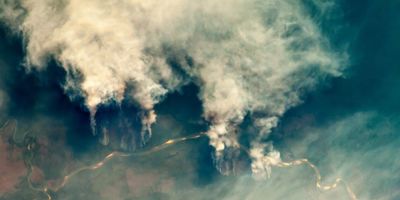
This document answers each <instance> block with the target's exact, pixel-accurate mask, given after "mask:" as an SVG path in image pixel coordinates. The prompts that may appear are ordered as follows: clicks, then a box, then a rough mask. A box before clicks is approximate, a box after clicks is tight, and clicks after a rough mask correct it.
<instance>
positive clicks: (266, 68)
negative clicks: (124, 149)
mask: <svg viewBox="0 0 400 200" xmlns="http://www.w3.org/2000/svg"><path fill="white" fill-rule="evenodd" d="M0 2H1V3H0V7H1V8H0V9H1V10H0V17H1V19H2V21H3V23H4V24H6V25H8V26H9V27H10V28H11V29H12V30H13V31H14V32H15V33H17V34H21V35H22V36H23V38H24V41H25V46H26V49H25V50H26V63H25V64H26V67H27V68H28V69H29V70H37V71H40V70H42V69H44V68H45V67H46V66H47V63H48V62H49V60H50V59H54V60H55V61H56V62H58V64H59V65H60V66H62V67H63V68H64V69H65V71H66V74H67V75H66V76H67V77H66V80H67V81H66V83H65V84H64V85H63V87H64V89H65V91H66V93H67V94H68V95H69V96H70V97H71V100H74V98H75V97H82V98H83V99H84V104H85V107H86V108H87V110H88V111H89V112H90V115H91V125H92V129H93V132H94V133H96V119H95V116H96V112H97V110H98V108H99V106H101V105H108V104H114V103H115V104H117V105H118V104H121V102H122V101H128V102H131V103H133V104H134V105H136V106H137V107H138V108H139V109H140V110H141V111H142V113H143V114H142V115H141V122H142V131H141V138H142V143H145V142H146V140H147V139H148V138H149V137H150V136H151V125H152V124H153V123H155V122H156V113H155V110H154V107H155V105H156V104H157V103H159V102H160V101H162V100H163V97H164V96H165V95H166V94H168V93H170V92H173V91H176V90H179V89H180V88H181V87H182V86H184V85H186V84H189V83H193V84H195V85H197V86H198V87H199V89H200V92H199V95H198V97H199V99H200V100H201V101H202V104H203V117H204V119H206V120H207V121H208V122H209V123H210V126H209V130H208V131H207V135H208V136H209V139H210V145H212V146H213V147H214V149H215V153H214V158H215V163H216V165H217V168H218V169H219V170H220V171H221V172H222V173H224V174H229V173H231V172H232V171H233V170H234V162H233V164H232V162H231V159H235V158H236V157H237V155H238V153H237V152H238V151H239V150H240V149H239V141H238V136H239V135H240V134H243V133H240V132H239V129H238V126H239V125H240V124H241V123H242V121H243V119H244V118H245V116H250V118H251V120H252V123H253V125H254V127H256V128H257V130H258V131H257V134H255V135H252V136H251V137H250V138H251V142H250V156H251V159H252V165H251V166H252V171H253V173H254V175H255V176H256V177H267V176H268V175H269V173H270V165H271V164H273V163H274V162H276V161H277V160H279V159H280V158H279V152H276V151H274V150H273V148H272V145H270V144H267V143H265V140H267V139H268V136H269V134H270V133H271V131H272V129H273V128H274V127H276V126H277V124H278V123H279V119H280V117H282V116H283V115H284V113H285V112H286V111H287V110H288V109H289V108H291V107H293V106H296V105H298V104H300V103H301V99H302V96H303V95H305V94H306V93H307V92H309V91H310V90H313V89H315V88H316V87H317V86H318V83H320V82H321V81H324V80H325V79H326V78H328V77H331V76H340V75H341V70H342V67H341V66H342V64H343V60H342V59H341V56H340V55H335V54H333V53H332V52H331V51H330V49H329V43H328V42H327V41H326V40H325V38H324V37H323V36H322V34H321V33H320V31H319V30H318V27H317V25H316V24H315V22H314V21H313V20H312V19H311V18H310V16H308V15H307V12H306V11H305V10H304V8H303V5H302V4H301V2H300V1H294V0H263V1H260V0H233V1H232V0H230V1H228V0H220V1H215V0H205V1H190V0H165V1H155V0H149V1H139V0H123V1H115V0H102V1H99V0H85V1H81V0H61V1H57V0H42V1H37V0H24V1H7V0H3V1H0ZM0 95H1V93H0ZM226 159H229V160H226Z"/></svg>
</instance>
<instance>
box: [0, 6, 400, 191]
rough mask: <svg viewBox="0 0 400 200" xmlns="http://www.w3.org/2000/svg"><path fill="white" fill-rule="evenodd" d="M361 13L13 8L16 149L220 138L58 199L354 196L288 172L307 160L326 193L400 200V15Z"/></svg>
mask: <svg viewBox="0 0 400 200" xmlns="http://www.w3.org/2000/svg"><path fill="white" fill-rule="evenodd" d="M358 4H362V2H361V3H360V2H344V1H322V0H321V1H319V0H304V1H294V0H283V1H282V0H281V1H278V0H265V1H260V0H233V1H228V0H221V1H212V0H205V1H201V2H195V1H189V0H166V1H162V2H159V1H154V0H150V1H139V0H123V1H114V0H104V1H96V0H87V1H78V0H61V1H54V0H41V1H38V0H23V1H22V0H21V1H17V0H15V1H11V0H0V20H1V22H2V25H3V27H2V33H1V35H2V39H1V45H2V47H1V49H0V53H1V57H0V58H1V60H0V76H1V80H0V117H1V119H4V120H5V119H6V118H16V119H17V120H18V130H20V131H18V134H17V136H18V137H17V138H22V140H23V138H24V132H25V130H28V129H29V130H30V132H32V134H33V135H35V136H37V137H38V138H40V137H41V135H42V136H43V137H44V138H46V137H49V138H50V139H48V140H49V141H47V142H43V141H40V142H42V143H43V144H42V145H43V146H46V145H48V146H46V148H48V149H49V150H48V151H51V148H53V147H52V145H63V146H66V147H67V148H66V149H67V150H66V151H65V152H64V153H55V154H54V155H53V157H52V158H54V159H56V157H58V158H57V159H60V158H64V160H68V161H64V162H66V163H67V162H72V161H70V160H69V159H71V160H73V158H78V159H82V160H83V161H80V162H82V163H85V162H86V163H90V161H93V159H95V160H99V158H100V157H101V156H100V155H101V153H104V151H105V150H107V149H108V150H110V149H112V150H114V149H116V150H123V151H137V150H138V149H141V148H144V149H146V148H148V147H150V146H152V145H155V144H159V143H161V142H162V141H164V140H167V139H169V138H173V137H179V136H187V135H188V134H190V133H198V132H204V133H206V135H207V136H208V139H207V140H205V139H201V140H200V142H198V143H192V142H191V143H189V142H188V143H187V144H184V145H182V146H178V147H174V148H173V150H172V152H177V155H178V156H174V155H172V156H171V161H170V162H168V161H166V160H164V161H163V160H162V157H163V156H167V157H168V158H169V156H170V154H169V153H168V152H162V153H160V155H156V156H154V157H150V158H148V157H147V158H148V160H146V159H145V158H143V159H139V160H140V162H139V161H138V160H129V161H124V162H123V163H120V164H116V168H118V169H119V170H114V171H117V172H115V173H116V174H115V176H113V175H99V177H97V180H107V181H104V185H95V186H93V187H90V189H85V190H84V189H82V188H78V187H79V185H92V183H91V182H90V180H92V179H89V178H88V179H87V180H84V179H85V178H78V179H77V180H76V181H75V182H72V183H71V186H69V187H68V188H66V189H65V191H68V192H65V191H64V193H60V194H57V195H59V198H60V199H71V198H72V199H73V198H77V199H82V198H83V197H76V196H73V195H72V194H71V192H72V191H77V192H76V193H84V191H86V192H87V194H88V195H89V194H90V197H89V196H88V197H85V198H86V199H91V198H93V199H96V198H99V199H101V198H104V199H107V198H108V199H109V198H110V197H104V196H102V197H99V196H93V194H96V195H100V194H99V192H98V191H99V190H101V189H99V188H106V186H105V185H112V184H114V183H115V182H116V181H117V180H118V178H116V177H117V176H121V177H122V176H123V177H128V178H127V179H128V180H127V181H126V182H127V183H126V184H127V185H128V187H129V188H135V187H138V188H142V189H143V190H141V189H138V190H134V189H132V190H131V189H130V192H132V191H136V192H137V193H138V194H139V193H140V195H138V194H136V193H135V194H131V193H130V192H127V191H125V192H127V193H126V194H125V193H123V192H121V191H119V192H118V191H117V192H115V191H116V190H117V189H116V188H114V187H113V190H115V191H114V192H115V193H120V195H121V196H120V197H115V199H124V198H135V197H136V198H137V197H139V196H140V197H142V198H145V199H154V198H156V197H154V196H153V197H152V196H146V195H147V194H148V193H151V192H149V191H153V190H155V191H156V192H157V194H159V193H162V194H163V195H164V196H163V195H161V197H160V198H161V199H185V198H188V197H194V198H195V199H264V197H268V198H270V199H347V198H348V196H347V195H346V191H345V189H344V188H343V187H339V188H338V189H336V190H334V191H329V192H326V193H325V192H320V191H317V190H316V189H315V182H314V181H315V180H314V179H313V178H312V177H313V174H312V172H311V171H310V170H308V169H307V168H304V167H293V168H287V169H279V168H275V167H274V166H276V165H277V164H278V163H279V162H281V161H282V160H283V161H287V160H295V159H297V158H309V159H310V160H311V161H313V162H314V163H315V164H316V165H317V166H318V167H320V168H321V174H322V175H323V181H324V182H326V183H330V182H333V181H334V179H335V178H336V177H342V178H343V179H345V180H346V181H347V182H348V184H349V185H350V186H351V187H352V188H353V189H354V191H355V193H356V194H359V195H358V197H359V198H360V199H396V198H397V197H398V196H399V194H398V192H397V190H396V188H397V187H398V181H399V178H398V177H396V175H395V172H396V170H397V169H399V167H400V165H399V164H400V163H398V161H397V159H394V158H393V157H395V155H396V154H395V152H396V146H398V143H399V142H398V139H397V133H396V132H397V130H399V127H398V121H399V119H398V118H397V117H396V113H397V111H398V105H397V104H398V103H397V102H398V101H397V100H399V96H398V95H397V92H396V91H397V90H396V89H397V88H398V87H397V86H399V84H398V77H397V75H398V72H399V71H398V67H396V66H398V65H399V64H400V63H399V62H398V61H397V59H396V55H395V53H394V52H396V50H398V49H399V47H400V44H399V43H398V42H399V40H398V39H397V36H396V33H395V32H396V31H392V30H398V28H399V23H398V22H397V21H396V20H395V16H396V14H395V8H398V7H399V4H398V3H395V2H394V1H393V2H392V1H390V3H388V5H384V4H383V3H377V2H374V1H367V2H366V3H365V5H362V6H360V7H358V6H359V5H358ZM355 7H357V8H355ZM389 7H390V8H391V9H389ZM382 10H386V12H384V11H382ZM397 32H398V31H397ZM377 38H379V40H380V42H378V39H377ZM381 40H382V41H381ZM379 68H382V70H381V69H379ZM383 77H386V78H383ZM4 120H2V121H4ZM54 127H57V128H55V129H56V131H54V130H53V128H54ZM50 130H51V131H50ZM40 132H54V133H51V134H44V133H40ZM55 132H57V133H58V134H56V133H55ZM165 132H168V133H165ZM92 134H94V135H95V136H92ZM57 135H58V136H57ZM55 138H56V139H55ZM93 138H95V139H93ZM51 139H53V140H55V141H57V142H54V144H52V142H51ZM40 142H39V143H40ZM207 143H208V144H209V145H210V146H211V148H208V147H207V146H208V145H207ZM101 145H103V146H101ZM243 148H244V149H246V151H247V150H248V152H247V154H246V153H245V152H244V150H243ZM54 151H55V150H54ZM68 152H69V153H68ZM82 152H85V153H82ZM96 153H100V155H97V157H93V156H91V155H93V154H96ZM70 154H71V155H72V157H71V155H70ZM39 160H40V159H39ZM42 160H45V159H44V158H43V159H42ZM61 160H62V159H61ZM151 160H157V162H161V163H162V164H161V166H159V164H157V163H152V161H151ZM181 160H190V161H187V163H184V164H182V163H181V164H179V163H180V162H181ZM43 162H45V161H43ZM64 162H62V161H59V162H56V163H57V164H55V169H54V171H55V172H54V174H51V173H50V172H49V173H50V175H49V174H47V175H46V176H47V177H46V179H52V178H53V177H59V176H61V175H62V174H63V173H64V172H62V170H60V169H61V168H62V167H63V166H64V165H66V164H65V163H64ZM38 163H40V162H39V161H38ZM82 163H80V164H82ZM37 165H39V164H37ZM50 165H51V164H50ZM76 165H79V163H78V164H76ZM131 165H135V167H132V169H130V168H129V166H131ZM123 166H125V168H124V167H123ZM149 166H150V167H149ZM179 166H184V168H185V170H183V171H184V173H187V174H190V175H188V177H187V179H184V178H181V177H180V176H178V175H176V174H177V173H178V172H175V169H177V168H179ZM127 167H128V168H127ZM110 168H112V167H109V168H107V169H103V170H102V171H103V172H105V173H106V174H107V171H106V170H112V169H110ZM172 169H174V170H172ZM135 170H136V171H135ZM160 170H161V171H163V170H164V171H166V172H165V173H162V174H161V175H160V174H157V173H160V172H159V171H160ZM215 170H216V171H215ZM271 172H272V173H271ZM44 173H45V174H46V173H47V172H44ZM140 173H143V174H144V175H143V176H142V177H141V176H138V175H137V174H140ZM99 174H101V173H100V172H99ZM154 174H156V175H154ZM221 175H228V176H221ZM87 176H89V175H87ZM175 176H176V177H175ZM154 177H158V178H159V177H163V178H159V180H158V178H154ZM177 177H179V178H177ZM205 177H208V178H205ZM268 177H269V179H267V178H268ZM254 178H255V179H254ZM94 179H96V178H94ZM131 179H132V180H133V179H138V180H142V179H143V180H147V181H149V182H148V183H147V184H148V185H157V187H158V188H157V189H154V188H153V189H149V188H150V186H146V184H144V185H137V184H138V183H136V182H134V181H133V182H132V180H131ZM152 181H153V182H152ZM157 181H159V182H157ZM366 183H370V184H368V185H367V184H366ZM123 187H126V186H121V187H120V188H123ZM179 188H183V189H179ZM121 190H122V189H121ZM147 190H149V191H147ZM79 191H80V192H79ZM143 191H147V192H143ZM171 191H172V192H171ZM141 192H142V193H141ZM153 192H154V191H153ZM205 194H207V195H208V196H206V197H202V196H203V195H205ZM71 195H72V196H71ZM101 195H105V194H101ZM101 195H100V196H101ZM135 195H138V196H135ZM210 195H211V196H210ZM1 198H2V197H1V195H0V199H1ZM10 198H11V197H10ZM15 198H17V199H18V197H15ZM19 198H21V197H19ZM157 198H158V197H157Z"/></svg>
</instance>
